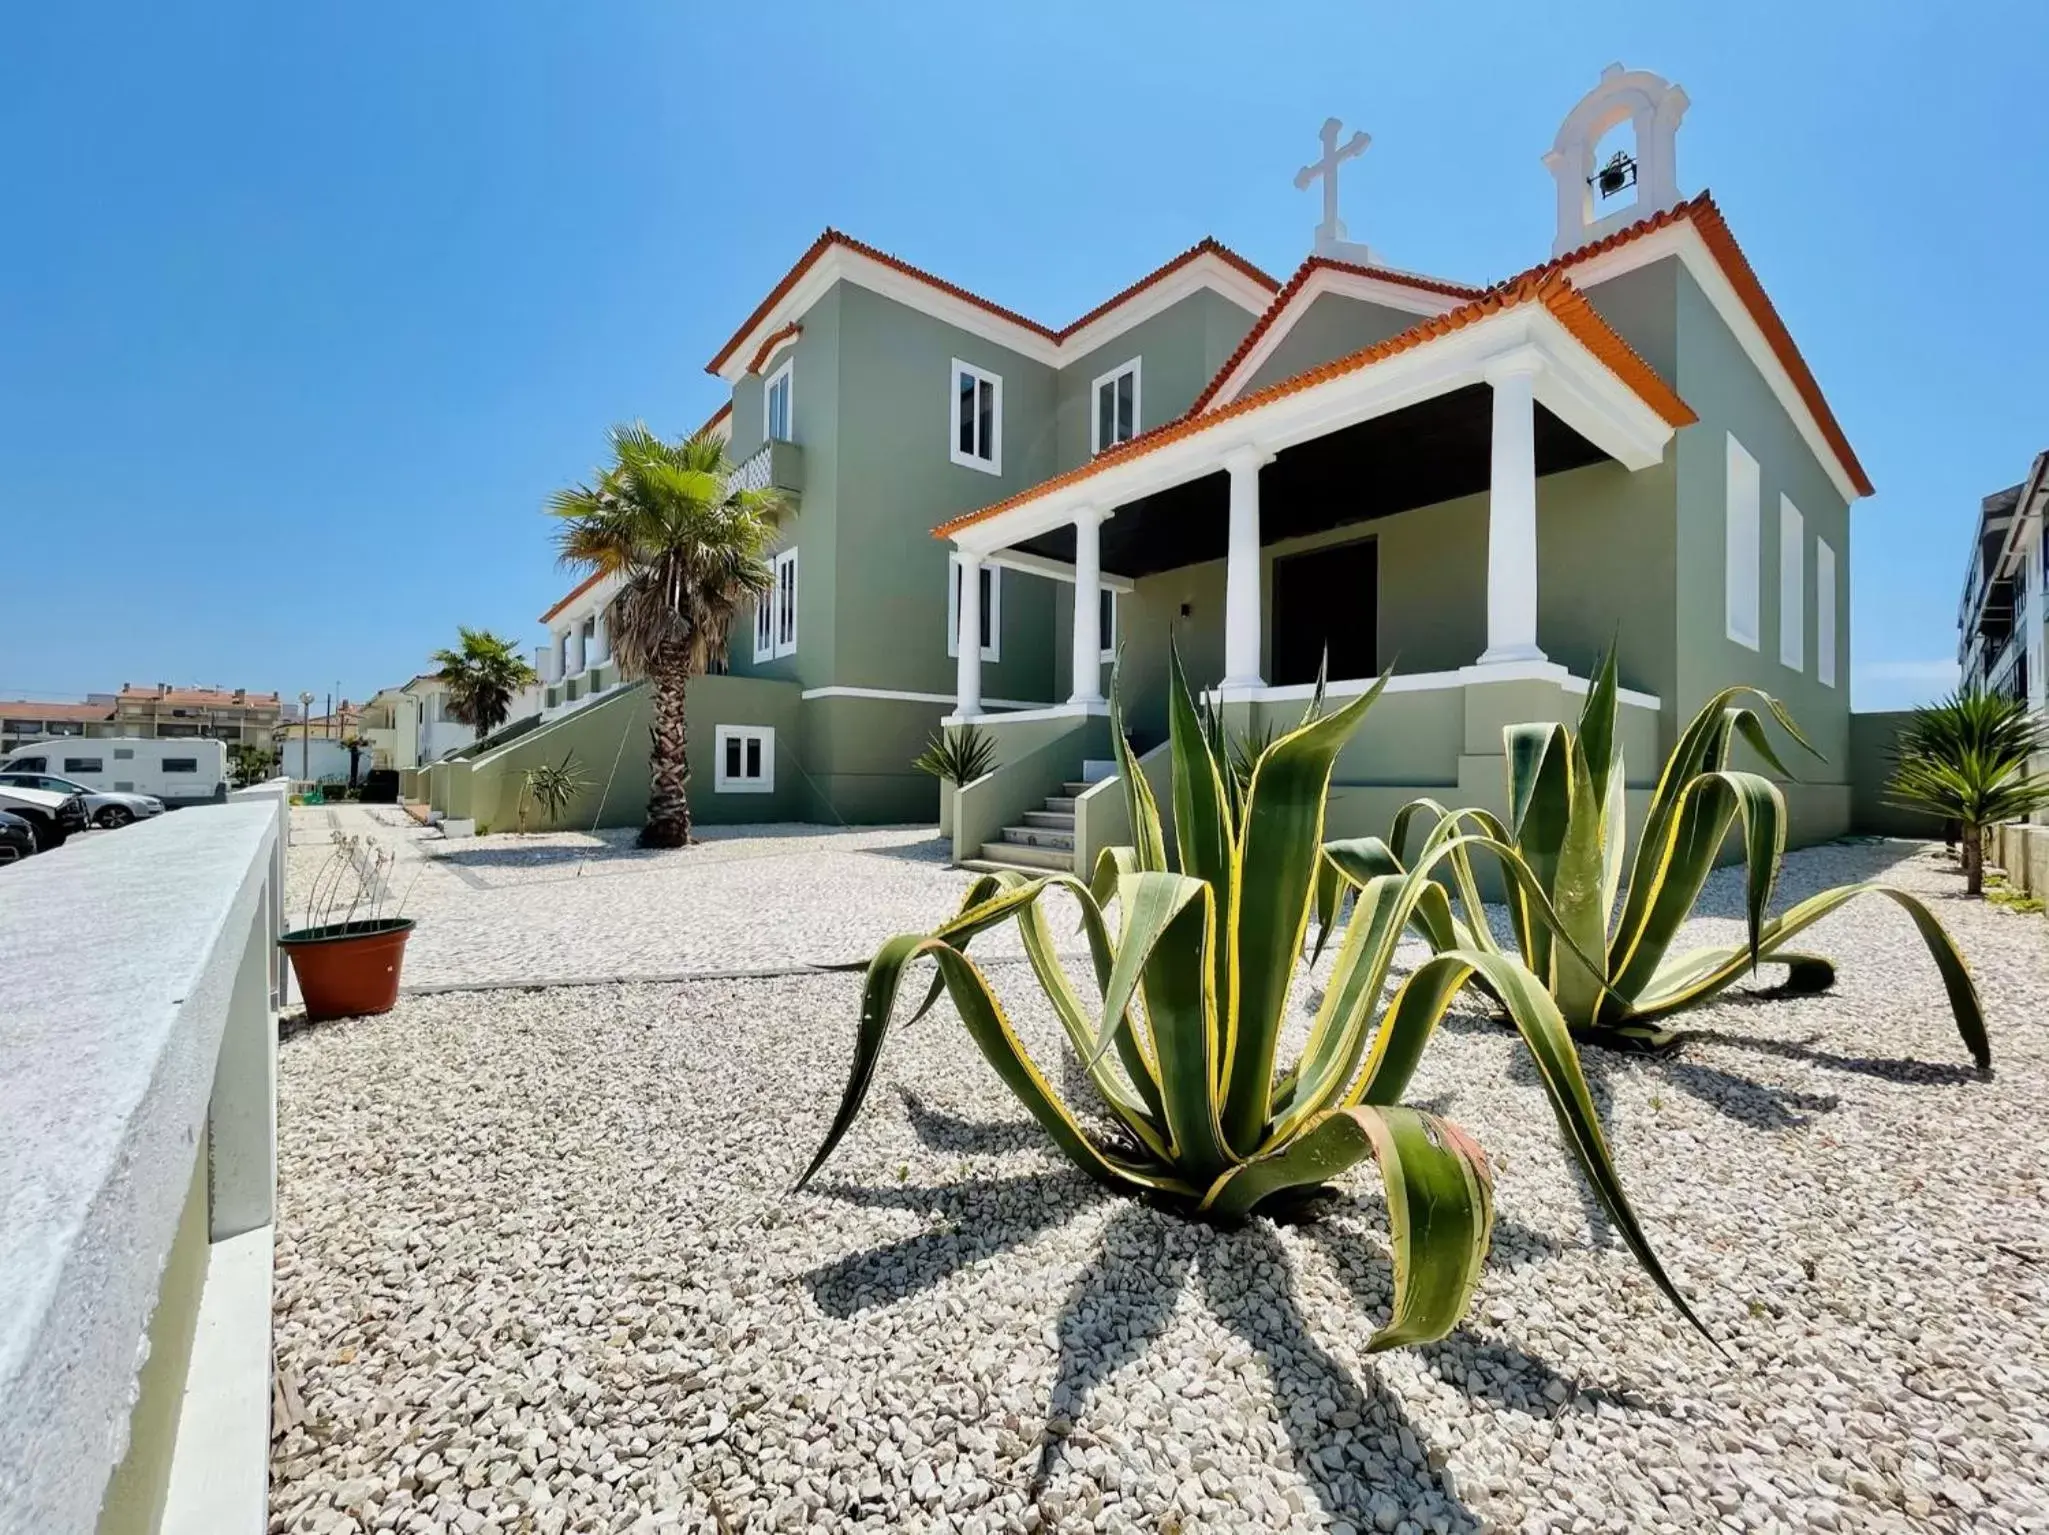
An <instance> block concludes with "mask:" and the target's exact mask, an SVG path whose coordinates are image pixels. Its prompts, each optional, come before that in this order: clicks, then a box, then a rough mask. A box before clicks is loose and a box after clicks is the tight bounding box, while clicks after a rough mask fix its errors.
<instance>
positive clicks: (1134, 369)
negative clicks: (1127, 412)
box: [1089, 357, 1145, 453]
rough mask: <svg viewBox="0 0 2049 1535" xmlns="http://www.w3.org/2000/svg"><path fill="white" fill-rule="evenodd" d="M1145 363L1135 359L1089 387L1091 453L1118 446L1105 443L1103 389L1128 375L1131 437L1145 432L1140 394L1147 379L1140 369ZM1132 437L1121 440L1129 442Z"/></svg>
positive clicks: (1106, 374) (1114, 369)
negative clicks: (1129, 382) (1129, 376)
mask: <svg viewBox="0 0 2049 1535" xmlns="http://www.w3.org/2000/svg"><path fill="white" fill-rule="evenodd" d="M1143 361H1144V359H1143V358H1139V357H1134V358H1132V359H1131V361H1129V362H1127V363H1123V364H1120V365H1119V366H1117V367H1115V368H1112V369H1111V370H1110V371H1109V372H1108V373H1105V374H1104V375H1103V376H1102V377H1100V378H1098V379H1097V380H1096V381H1095V382H1094V383H1093V384H1091V385H1089V452H1090V453H1100V452H1102V451H1103V449H1105V448H1111V447H1115V446H1117V444H1116V443H1106V442H1104V441H1103V389H1104V386H1105V385H1108V384H1114V383H1116V382H1117V380H1118V379H1120V378H1122V377H1124V375H1125V374H1127V373H1129V374H1130V375H1131V437H1136V436H1137V435H1138V434H1139V433H1140V432H1142V431H1144V430H1145V424H1144V417H1143V416H1141V415H1140V413H1139V412H1140V411H1141V409H1142V408H1143V405H1142V400H1143V396H1142V394H1141V392H1140V390H1141V386H1142V385H1143V383H1144V379H1145V376H1144V373H1143V371H1142V369H1141V368H1140V364H1141V363H1142V362H1143ZM1131 437H1126V438H1122V439H1120V440H1121V441H1123V442H1129V441H1130V440H1131Z"/></svg>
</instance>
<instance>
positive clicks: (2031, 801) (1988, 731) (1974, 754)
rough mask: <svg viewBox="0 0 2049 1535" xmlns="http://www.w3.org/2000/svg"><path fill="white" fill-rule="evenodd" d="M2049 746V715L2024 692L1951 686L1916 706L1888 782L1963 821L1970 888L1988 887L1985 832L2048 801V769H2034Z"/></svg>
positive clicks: (1907, 801)
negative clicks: (2022, 696)
mask: <svg viewBox="0 0 2049 1535" xmlns="http://www.w3.org/2000/svg"><path fill="white" fill-rule="evenodd" d="M2044 752H2049V722H2045V721H2044V720H2043V719H2042V717H2041V716H2040V715H2038V714H2036V713H2035V712H2034V711H2033V710H2032V709H2030V708H2029V707H2028V706H2027V705H2026V704H2025V703H2023V702H2021V701H2020V700H2019V699H2017V698H2009V697H2007V696H2006V695H2005V694H2004V693H1987V692H1980V691H1969V692H1957V693H1952V694H1951V695H1950V696H1949V697H1948V698H1946V699H1944V700H1943V701H1942V702H1941V703H1939V704H1936V705H1934V706H1933V707H1930V708H1923V709H1916V710H1915V711H1914V717H1913V719H1912V720H1910V721H1909V722H1908V724H1907V728H1906V729H1905V730H1903V731H1902V732H1901V733H1900V742H1899V757H1898V760H1897V761H1896V763H1895V764H1894V767H1893V772H1892V777H1891V778H1890V779H1889V780H1888V781H1887V783H1886V796H1887V798H1888V799H1890V800H1891V801H1892V802H1893V803H1894V804H1896V805H1900V806H1902V807H1904V808H1906V809H1909V810H1920V811H1924V812H1926V813H1928V814H1931V815H1937V816H1940V817H1942V818H1943V819H1944V820H1946V821H1954V822H1956V823H1957V826H1958V828H1959V832H1960V841H1961V846H1960V848H1959V850H1958V856H1959V860H1960V861H1961V862H1962V864H1963V868H1964V890H1965V893H1966V894H1969V895H1982V894H1984V892H1985V832H1986V829H1987V828H1988V827H1991V826H1996V825H1997V824H1998V823H1999V822H2001V821H2020V820H2025V819H2026V818H2027V817H2029V816H2031V815H2033V814H2035V812H2037V811H2038V810H2042V809H2044V808H2049V775H2043V774H2040V773H2036V772H2035V771H2034V770H2033V763H2034V759H2035V758H2036V757H2038V756H2040V755H2041V754H2042V753H2044Z"/></svg>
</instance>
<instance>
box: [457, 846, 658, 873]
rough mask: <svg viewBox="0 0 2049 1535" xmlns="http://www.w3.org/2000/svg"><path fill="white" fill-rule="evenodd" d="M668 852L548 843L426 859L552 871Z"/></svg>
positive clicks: (471, 866) (465, 865)
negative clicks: (579, 864)
mask: <svg viewBox="0 0 2049 1535" xmlns="http://www.w3.org/2000/svg"><path fill="white" fill-rule="evenodd" d="M668 851H670V850H669V849H667V848H655V847H635V846H633V844H632V843H630V842H629V843H626V844H625V845H623V846H621V845H617V844H614V843H610V842H592V843H589V844H586V845H584V846H581V847H565V846H563V845H562V844H560V843H550V844H549V845H548V846H546V847H461V846H457V847H455V848H454V849H452V850H450V851H447V852H443V851H441V850H440V849H438V848H437V849H434V850H433V851H431V852H429V853H428V854H427V857H428V858H429V859H430V860H432V861H433V862H435V863H445V864H452V865H453V866H454V867H456V868H458V869H552V868H560V867H561V866H562V865H564V864H572V863H582V862H583V861H584V860H585V859H588V860H590V861H591V862H592V863H617V862H620V861H622V860H631V861H637V860H641V859H647V858H655V857H658V856H660V855H661V854H662V853H665V852H668Z"/></svg>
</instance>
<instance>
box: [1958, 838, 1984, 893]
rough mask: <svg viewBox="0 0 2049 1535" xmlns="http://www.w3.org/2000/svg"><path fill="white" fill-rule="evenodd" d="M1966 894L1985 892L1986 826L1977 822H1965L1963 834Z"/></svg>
mask: <svg viewBox="0 0 2049 1535" xmlns="http://www.w3.org/2000/svg"><path fill="white" fill-rule="evenodd" d="M1963 859H1964V894H1965V895H1983V894H1984V893H1985V828H1984V827H1982V826H1979V825H1977V824H1976V823H1975V822H1971V821H1966V822H1964V835H1963Z"/></svg>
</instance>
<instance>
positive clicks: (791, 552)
mask: <svg viewBox="0 0 2049 1535" xmlns="http://www.w3.org/2000/svg"><path fill="white" fill-rule="evenodd" d="M803 595H804V594H803V593H802V592H801V591H799V590H798V587H797V551H796V550H795V549H785V550H784V551H783V552H782V553H781V554H778V555H777V556H776V557H775V652H774V653H775V654H776V655H779V656H793V655H795V654H796V653H797V615H798V608H797V604H798V603H799V602H800V601H801V600H802V599H803Z"/></svg>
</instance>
